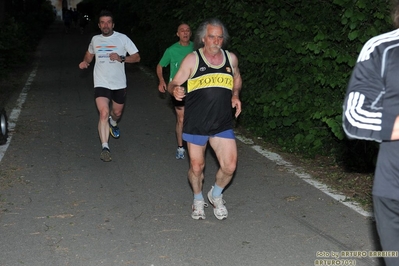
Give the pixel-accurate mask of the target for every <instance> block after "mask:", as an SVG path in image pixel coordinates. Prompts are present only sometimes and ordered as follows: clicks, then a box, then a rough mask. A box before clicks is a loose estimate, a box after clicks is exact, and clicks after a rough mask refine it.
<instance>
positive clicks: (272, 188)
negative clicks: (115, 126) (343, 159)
mask: <svg viewBox="0 0 399 266" xmlns="http://www.w3.org/2000/svg"><path fill="white" fill-rule="evenodd" d="M90 37H91V35H89V34H84V35H80V34H79V33H78V31H72V32H71V33H69V34H64V33H63V31H62V28H59V27H56V26H54V27H52V28H51V29H50V30H49V31H48V33H47V35H46V37H45V38H44V39H43V41H42V42H41V44H40V46H39V48H38V52H37V58H36V61H35V64H34V66H37V69H36V71H35V72H33V74H32V75H31V81H30V83H29V86H27V87H25V89H26V90H25V92H26V95H25V94H24V95H25V96H26V100H25V102H24V103H23V105H22V110H21V112H20V114H19V117H18V121H17V123H16V125H15V128H14V129H13V134H12V138H11V141H10V143H9V146H8V148H7V150H6V152H5V154H4V157H3V158H2V160H1V162H0V168H1V172H2V173H3V175H4V174H6V175H7V178H8V179H9V180H10V179H12V180H14V182H13V183H12V186H2V187H1V188H0V236H1V241H0V265H1V266H5V265H7V266H14V265H30V266H43V265H72V266H79V265H82V266H91V265H143V266H150V265H154V266H160V265H222V266H224V265H232V266H234V265H250V266H252V265H266V266H268V265H270V266H272V265H273V266H275V265H282V266H287V265H295V266H300V265H335V264H327V263H338V262H337V261H336V260H334V259H338V260H339V262H340V263H343V264H341V265H382V264H380V259H377V258H373V257H370V256H369V255H370V254H369V253H368V252H369V251H375V250H377V249H378V244H377V243H378V240H377V238H376V237H375V233H374V229H373V228H374V224H373V222H372V220H371V219H370V218H369V217H365V216H363V215H361V214H359V213H357V212H356V211H354V210H352V209H350V208H348V207H347V206H345V205H343V204H342V203H340V202H338V201H337V200H335V199H333V198H331V197H329V196H328V195H326V194H325V193H323V192H321V191H319V190H318V189H316V188H315V187H313V186H311V185H309V184H308V183H306V182H304V181H303V180H301V179H300V178H298V176H297V175H295V174H293V173H290V172H289V171H286V170H285V169H284V168H282V167H281V166H279V165H277V164H276V163H274V162H273V161H271V160H269V159H267V158H265V157H264V156H262V155H260V154H259V153H258V152H256V151H255V150H254V149H252V148H251V146H250V145H247V144H245V143H242V142H240V141H237V143H238V154H239V162H238V169H237V172H236V174H235V176H234V179H233V182H232V183H231V185H230V186H229V187H228V189H227V190H226V191H225V192H224V199H225V200H226V201H227V205H226V206H227V208H228V210H229V217H228V219H227V220H224V221H219V220H217V219H216V218H215V217H214V216H213V212H212V209H211V208H207V209H206V214H207V219H206V220H202V221H197V220H193V219H192V218H191V216H190V214H191V204H192V192H191V189H190V186H189V184H188V181H187V170H188V160H187V159H185V160H176V159H175V157H174V156H175V148H176V141H175V136H174V127H175V117H174V114H173V111H172V108H171V107H170V104H169V100H168V99H167V98H165V97H162V95H160V94H159V93H158V90H157V80H156V78H155V76H154V75H151V73H150V71H148V70H147V71H145V69H144V68H143V67H142V66H140V64H136V65H130V66H129V67H128V68H127V73H128V84H129V87H128V97H127V103H126V106H125V111H124V114H123V117H122V120H121V122H120V124H119V125H120V129H121V137H120V139H117V140H115V139H111V140H110V148H111V152H112V157H113V161H112V162H110V163H104V162H102V161H101V160H100V158H99V155H100V151H101V145H100V141H99V139H98V135H97V119H98V115H97V111H96V108H95V105H94V100H93V88H92V67H91V68H90V69H88V70H85V71H82V70H80V69H79V68H78V64H79V62H80V61H81V60H82V58H83V55H84V53H85V51H86V49H87V46H88V44H89V41H90ZM133 41H134V39H133ZM138 48H139V50H143V49H145V47H138ZM32 70H33V71H34V69H32ZM21 89H22V88H21ZM25 92H24V93H25ZM15 105H18V101H16V102H15ZM244 108H245V103H244ZM216 170H217V162H216V160H215V158H214V156H213V154H212V152H210V151H208V153H207V166H206V169H205V184H204V194H205V193H206V192H207V191H208V190H209V189H210V187H211V186H212V184H213V183H214V175H215V173H216ZM352 251H359V252H361V253H349V252H352ZM343 255H346V257H343ZM322 263H325V264H322ZM337 265H339V264H337Z"/></svg>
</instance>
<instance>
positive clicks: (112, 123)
mask: <svg viewBox="0 0 399 266" xmlns="http://www.w3.org/2000/svg"><path fill="white" fill-rule="evenodd" d="M109 122H110V123H111V125H112V126H113V127H115V126H116V125H117V124H118V123H116V121H115V120H114V119H112V116H110V117H109Z"/></svg>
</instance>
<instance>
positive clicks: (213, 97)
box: [183, 49, 233, 136]
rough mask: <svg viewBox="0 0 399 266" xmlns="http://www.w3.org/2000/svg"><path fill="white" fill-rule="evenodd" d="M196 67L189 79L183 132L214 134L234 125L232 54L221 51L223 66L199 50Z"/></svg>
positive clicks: (197, 51) (196, 52) (196, 53)
mask: <svg viewBox="0 0 399 266" xmlns="http://www.w3.org/2000/svg"><path fill="white" fill-rule="evenodd" d="M194 53H195V55H196V57H197V67H196V71H195V72H194V74H193V75H192V76H191V77H190V78H189V79H188V81H187V95H186V98H185V100H186V104H185V108H184V109H185V110H184V126H183V132H184V133H187V134H194V135H206V136H212V135H215V134H217V133H220V132H222V131H225V130H228V129H232V128H233V123H232V122H233V114H232V107H231V97H232V89H233V69H232V67H231V64H230V54H229V52H228V51H224V50H222V53H223V57H224V60H223V62H222V63H221V64H220V65H217V66H215V65H211V64H210V63H209V62H208V61H207V60H206V59H205V56H204V55H203V50H202V49H199V50H196V51H195V52H194Z"/></svg>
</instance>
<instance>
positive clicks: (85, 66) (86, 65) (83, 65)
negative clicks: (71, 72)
mask: <svg viewBox="0 0 399 266" xmlns="http://www.w3.org/2000/svg"><path fill="white" fill-rule="evenodd" d="M89 66H90V64H89V63H87V62H86V61H82V62H80V64H79V68H80V69H85V68H88V67H89Z"/></svg>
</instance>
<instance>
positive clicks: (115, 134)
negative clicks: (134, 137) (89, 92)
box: [108, 116, 120, 139]
mask: <svg viewBox="0 0 399 266" xmlns="http://www.w3.org/2000/svg"><path fill="white" fill-rule="evenodd" d="M108 123H109V133H111V136H112V137H114V138H116V139H117V138H119V136H120V132H119V127H118V125H116V126H113V125H111V116H110V117H109V118H108Z"/></svg>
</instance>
